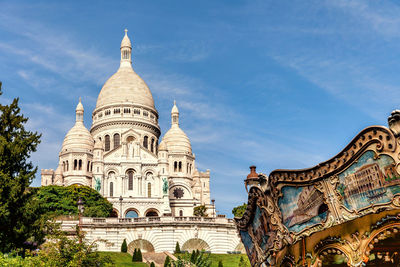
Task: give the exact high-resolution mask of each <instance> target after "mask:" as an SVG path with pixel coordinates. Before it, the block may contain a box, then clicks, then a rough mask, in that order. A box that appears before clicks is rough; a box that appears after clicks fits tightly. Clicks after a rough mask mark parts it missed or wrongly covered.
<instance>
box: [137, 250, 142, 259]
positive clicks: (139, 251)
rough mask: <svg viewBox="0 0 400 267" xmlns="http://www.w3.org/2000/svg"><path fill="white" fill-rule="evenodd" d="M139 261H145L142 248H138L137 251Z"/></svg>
mask: <svg viewBox="0 0 400 267" xmlns="http://www.w3.org/2000/svg"><path fill="white" fill-rule="evenodd" d="M137 261H139V262H142V261H143V257H142V251H141V250H140V248H139V249H138V252H137Z"/></svg>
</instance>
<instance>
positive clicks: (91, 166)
mask: <svg viewBox="0 0 400 267" xmlns="http://www.w3.org/2000/svg"><path fill="white" fill-rule="evenodd" d="M92 171H93V162H91V163H90V172H92Z"/></svg>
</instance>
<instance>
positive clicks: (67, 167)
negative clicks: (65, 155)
mask: <svg viewBox="0 0 400 267" xmlns="http://www.w3.org/2000/svg"><path fill="white" fill-rule="evenodd" d="M66 162H67V163H66V165H67V166H66V169H67V171H68V169H69V164H68V160H67V161H66Z"/></svg>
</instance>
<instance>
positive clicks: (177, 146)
mask: <svg viewBox="0 0 400 267" xmlns="http://www.w3.org/2000/svg"><path fill="white" fill-rule="evenodd" d="M161 143H165V144H166V147H167V149H168V151H169V152H181V153H185V154H192V145H191V144H190V140H189V138H188V137H187V135H186V134H185V132H184V131H182V129H181V128H179V126H178V125H177V124H173V125H172V127H171V129H169V130H168V132H167V133H166V134H165V135H164V137H163V139H162V142H161ZM160 146H161V144H160ZM158 149H159V150H161V149H160V147H159V148H158Z"/></svg>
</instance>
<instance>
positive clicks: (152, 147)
mask: <svg viewBox="0 0 400 267" xmlns="http://www.w3.org/2000/svg"><path fill="white" fill-rule="evenodd" d="M150 151H151V152H154V138H151V144H150Z"/></svg>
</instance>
